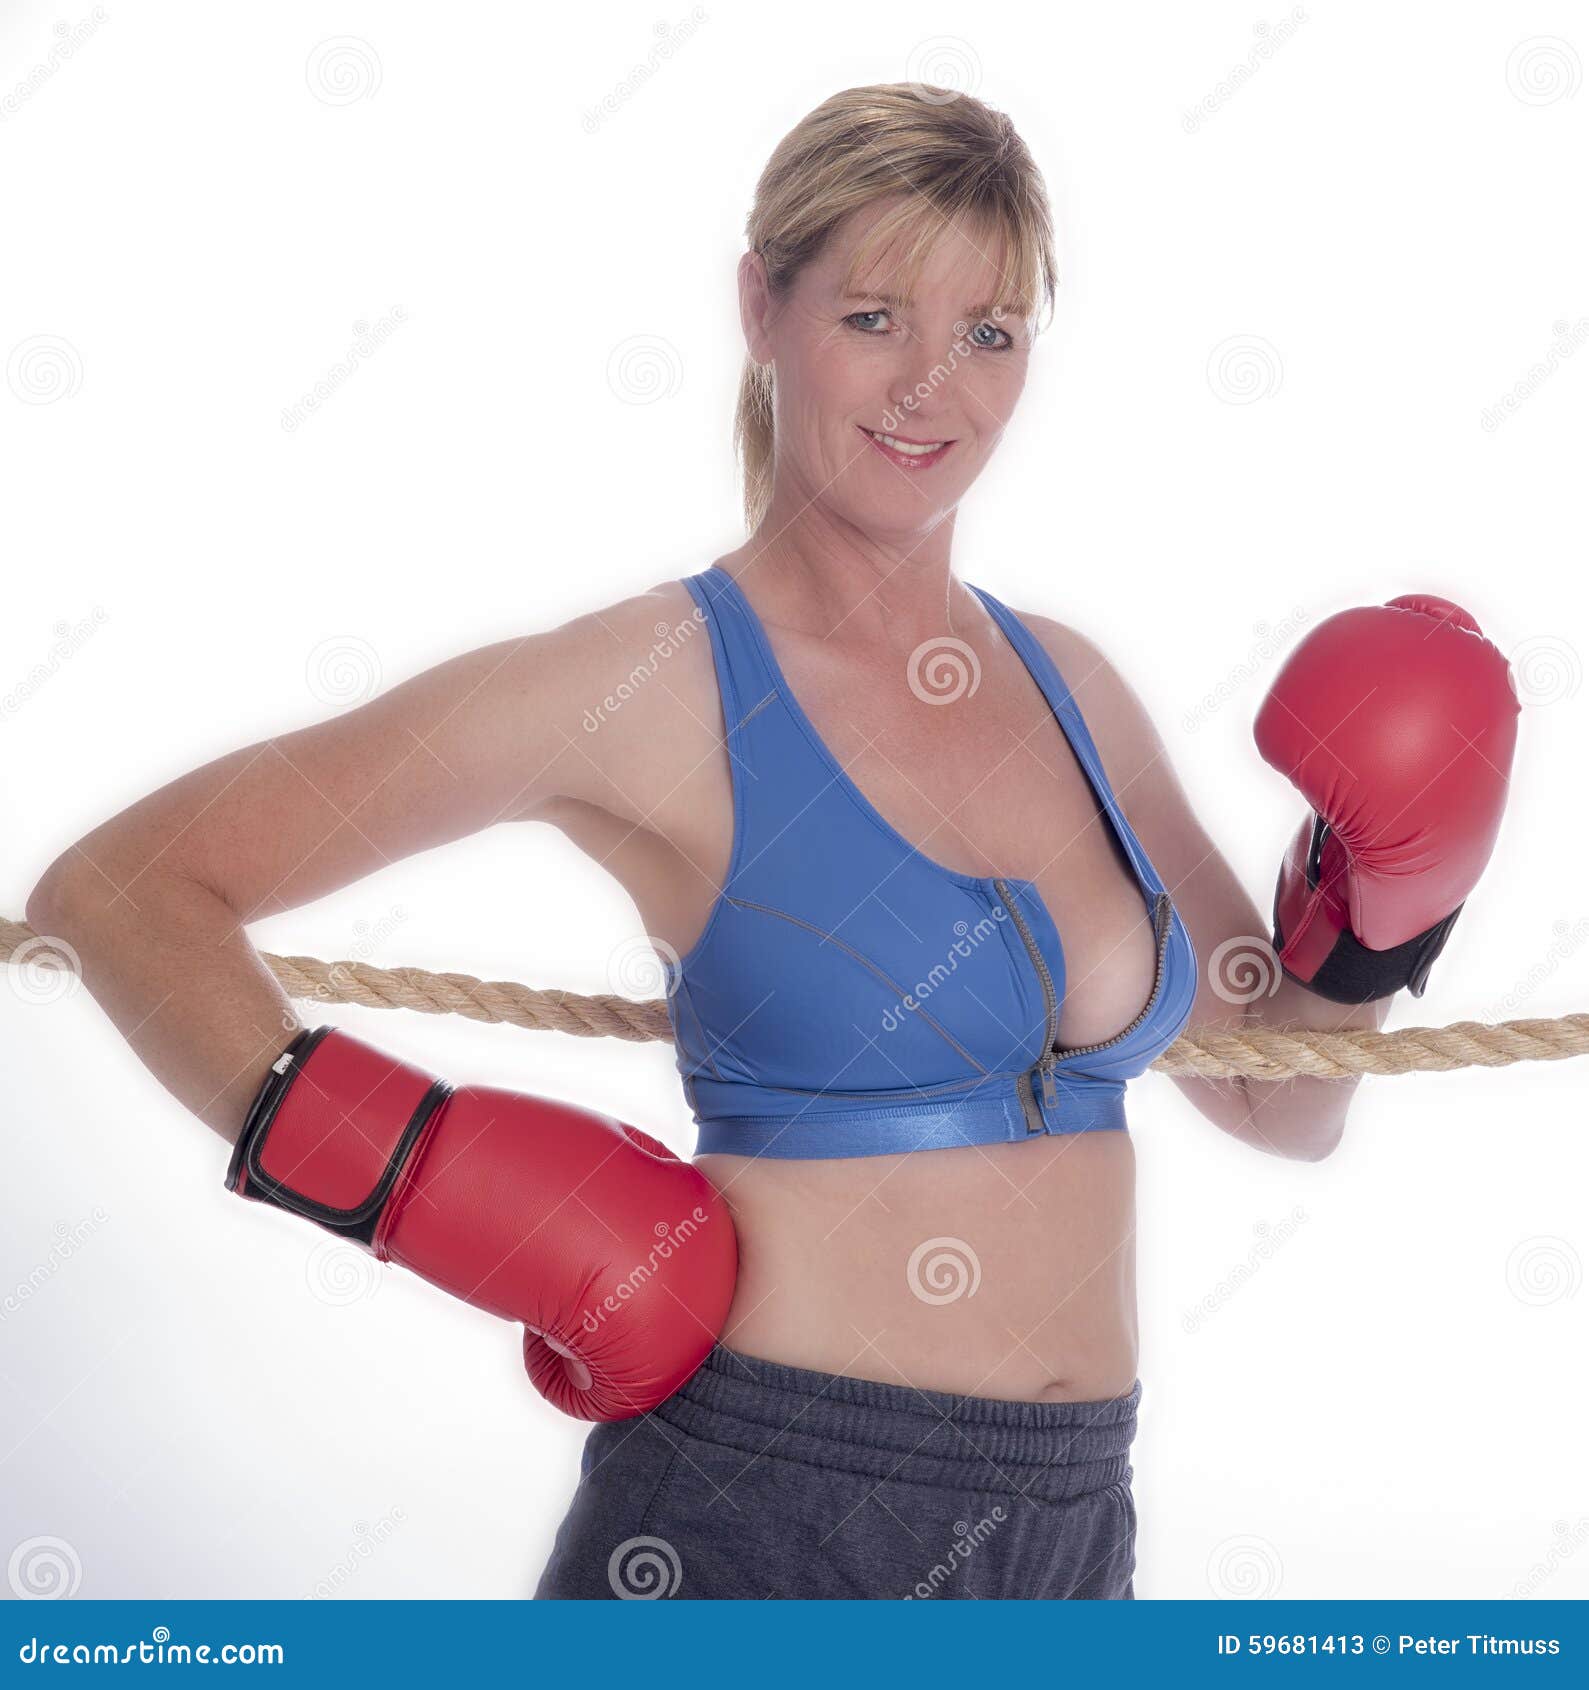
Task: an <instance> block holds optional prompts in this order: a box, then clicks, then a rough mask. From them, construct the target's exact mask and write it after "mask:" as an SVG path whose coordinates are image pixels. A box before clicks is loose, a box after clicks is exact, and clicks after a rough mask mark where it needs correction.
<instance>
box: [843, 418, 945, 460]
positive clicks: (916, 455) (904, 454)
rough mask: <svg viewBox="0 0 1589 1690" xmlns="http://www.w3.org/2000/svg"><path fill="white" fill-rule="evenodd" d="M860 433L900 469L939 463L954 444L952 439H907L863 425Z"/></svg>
mask: <svg viewBox="0 0 1589 1690" xmlns="http://www.w3.org/2000/svg"><path fill="white" fill-rule="evenodd" d="M857 426H858V427H859V426H860V425H859V424H857ZM861 433H862V434H864V435H865V436H866V438H867V439H868V440H870V441H871V443H872V444H873V445H874V446H875V447H876V448H877V449H878V451H879V452H881V453H882V454H883V456H884V457H885V458H887V459H888V460H889V461H890V462H891V463H896V464H898V465H899V466H900V468H901V469H909V470H919V469H926V468H928V467H930V466H931V465H933V464H936V463H941V462H942V461H943V458H944V455H945V453H947V452H948V450H949V448H950V447H951V446H953V445H954V441H952V440H907V439H905V438H904V436H903V435H898V434H883V433H881V432H880V431H879V430H877V429H872V428H864V427H863V428H861Z"/></svg>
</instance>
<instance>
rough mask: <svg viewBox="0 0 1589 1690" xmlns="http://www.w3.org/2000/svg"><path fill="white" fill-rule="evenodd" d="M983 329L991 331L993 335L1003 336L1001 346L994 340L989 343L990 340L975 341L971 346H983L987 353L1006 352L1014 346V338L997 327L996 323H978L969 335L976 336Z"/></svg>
mask: <svg viewBox="0 0 1589 1690" xmlns="http://www.w3.org/2000/svg"><path fill="white" fill-rule="evenodd" d="M983 329H991V330H992V331H993V333H994V334H1000V335H1003V336H1004V342H1003V344H1002V345H1001V344H1000V343H999V342H998V341H996V340H991V341H990V340H978V341H975V342H974V343H973V344H975V345H977V346H985V347H986V348H987V349H988V351H990V352H1007V351H1008V350H1009V349H1010V348H1011V347H1012V346H1014V344H1015V337H1014V336H1013V335H1011V334H1010V333H1009V332H1008V331H1007V330H1005V329H1001V328H1000V327H999V326H998V324H997V323H987V322H983V323H978V324H977V326H976V327H975V328H974V329H972V331H971V333H972V334H973V335H976V334H979V333H980V332H981V331H982V330H983Z"/></svg>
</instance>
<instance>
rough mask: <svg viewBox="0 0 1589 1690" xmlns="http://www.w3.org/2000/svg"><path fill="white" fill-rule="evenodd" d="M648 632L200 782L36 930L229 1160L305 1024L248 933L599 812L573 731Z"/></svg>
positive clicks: (618, 620)
mask: <svg viewBox="0 0 1589 1690" xmlns="http://www.w3.org/2000/svg"><path fill="white" fill-rule="evenodd" d="M656 614H657V613H656V606H655V604H654V603H652V602H649V596H648V595H640V596H638V597H636V598H634V599H631V600H627V601H625V602H624V604H622V605H619V606H614V607H610V608H608V609H605V610H603V611H602V612H601V613H599V614H597V615H591V616H586V617H580V618H576V619H575V620H573V621H571V622H569V623H567V624H565V625H564V626H562V627H560V628H557V629H554V630H552V631H551V632H549V633H544V634H536V635H532V636H528V637H525V638H522V639H516V640H509V641H504V642H502V643H500V644H498V645H493V646H487V647H483V648H481V649H480V650H478V651H474V652H470V653H467V654H465V655H463V656H460V657H457V658H454V659H452V660H450V661H448V662H445V663H442V664H439V665H437V666H436V667H435V668H432V669H429V670H427V671H425V672H424V673H422V674H420V675H417V676H414V677H413V678H412V679H410V680H408V681H405V682H403V683H401V684H400V685H398V686H395V687H393V688H391V689H390V690H389V691H387V692H385V693H383V694H381V695H380V696H379V697H377V698H375V699H373V700H372V701H371V702H369V703H368V704H365V705H363V706H361V707H360V708H358V709H356V710H352V711H349V712H348V713H346V714H345V715H341V716H338V717H335V718H333V719H331V720H329V721H326V722H321V723H318V724H316V725H314V726H312V727H308V728H304V729H301V730H298V731H296V732H292V733H286V734H282V735H280V736H277V737H273V738H271V739H267V740H263V741H261V742H260V743H258V744H256V745H251V746H247V747H245V748H244V749H242V750H239V751H235V752H232V753H230V754H229V755H227V756H224V757H220V758H217V759H216V760H215V761H213V762H210V763H207V764H205V765H203V766H202V767H200V768H197V769H194V770H193V771H191V772H190V773H188V774H186V775H183V776H181V777H180V778H179V779H177V780H174V781H172V782H170V783H169V784H168V785H166V786H163V787H161V788H160V789H159V790H157V791H155V792H152V793H150V794H149V795H148V796H147V797H145V798H142V799H140V800H139V801H138V802H137V803H135V804H132V805H131V806H129V807H128V808H127V809H125V810H123V811H122V812H120V814H118V815H116V816H113V817H112V818H111V819H110V820H108V821H106V822H105V823H103V824H102V825H101V826H99V827H97V828H95V829H94V830H93V831H92V832H90V833H88V834H86V835H85V836H84V837H83V838H82V839H79V840H78V841H77V842H76V843H75V844H73V845H72V846H70V847H69V848H68V849H67V850H66V851H64V852H63V853H62V854H61V855H60V856H59V857H58V858H57V859H56V860H55V862H54V863H52V864H51V865H50V867H49V869H48V870H47V871H46V872H45V874H44V876H43V877H42V878H41V880H40V881H39V884H38V885H37V887H35V889H34V891H33V893H32V895H31V896H30V897H29V899H28V904H27V917H28V921H29V923H30V924H31V925H32V926H33V927H34V928H35V930H37V931H38V932H40V933H43V934H49V935H53V936H55V937H58V938H61V939H64V940H66V941H68V942H69V943H70V944H71V945H72V946H73V948H74V949H75V950H76V951H77V953H78V955H79V957H80V958H81V960H82V970H83V982H84V984H85V986H86V987H87V988H88V990H89V991H90V992H91V993H92V995H93V996H94V998H95V999H96V1000H97V1001H98V1003H99V1004H100V1006H101V1007H102V1008H103V1009H104V1010H105V1012H106V1014H107V1015H109V1016H110V1018H111V1020H112V1021H113V1022H114V1023H115V1024H116V1026H117V1028H118V1029H119V1030H120V1031H121V1033H122V1034H123V1035H124V1037H125V1038H126V1039H127V1042H128V1043H129V1044H130V1045H131V1047H132V1049H133V1051H134V1052H135V1053H136V1054H137V1056H138V1057H139V1059H140V1060H141V1061H142V1062H143V1063H144V1064H145V1066H146V1067H147V1068H148V1069H149V1070H150V1072H151V1073H153V1074H154V1076H155V1077H156V1079H158V1080H159V1081H160V1083H161V1084H162V1085H163V1086H165V1088H166V1089H167V1090H168V1091H169V1092H170V1093H171V1094H172V1095H173V1096H174V1097H176V1098H177V1099H178V1101H179V1102H181V1103H182V1104H184V1105H185V1106H186V1107H187V1108H188V1109H190V1110H191V1111H192V1112H193V1113H194V1114H195V1115H197V1116H198V1117H199V1118H200V1119H201V1120H202V1121H204V1122H205V1124H206V1125H207V1126H209V1127H210V1128H211V1129H212V1130H213V1131H215V1132H216V1133H218V1134H219V1135H220V1136H221V1137H222V1138H224V1139H226V1140H227V1141H228V1142H231V1141H232V1140H234V1139H235V1137H236V1135H237V1133H238V1130H239V1128H240V1127H241V1124H242V1121H243V1117H244V1115H245V1113H246V1111H247V1107H248V1103H249V1101H250V1099H251V1098H252V1097H253V1096H254V1094H255V1093H256V1091H257V1090H258V1089H259V1086H260V1084H261V1083H262V1081H263V1079H264V1077H265V1072H266V1070H267V1068H268V1067H269V1065H270V1063H271V1062H272V1060H273V1059H274V1058H275V1057H276V1056H277V1055H279V1053H280V1052H281V1050H282V1048H283V1047H284V1046H285V1045H286V1043H287V1042H288V1041H289V1040H290V1038H291V1037H292V1035H293V1033H294V1032H296V1031H297V1030H298V1028H299V1027H300V1025H301V1023H300V1022H299V1021H298V1019H297V1017H296V1016H295V1014H294V1013H293V1009H292V1005H291V1003H290V1001H289V1000H288V998H287V996H286V994H285V993H284V992H283V991H282V989H281V987H280V986H279V985H278V984H277V983H276V980H275V978H274V976H273V975H272V974H271V973H270V971H269V969H268V968H267V967H266V966H265V964H264V962H263V961H262V960H261V959H260V956H259V954H258V952H257V951H256V950H255V949H254V947H253V946H252V945H251V944H250V943H249V941H248V938H247V936H246V934H245V932H244V927H245V925H246V923H248V922H250V921H253V920H257V919H259V918H261V917H263V916H266V915H272V914H276V913H278V912H279V911H283V910H288V909H294V908H296V907H297V906H299V905H301V904H304V903H307V902H309V901H310V900H311V899H314V898H317V897H320V896H322V895H324V894H325V893H328V892H331V891H334V890H336V889H337V888H339V887H341V886H345V885H347V884H348V883H350V882H352V881H354V880H357V879H359V878H361V877H362V876H364V875H367V874H370V873H373V872H374V871H375V870H376V869H379V868H382V867H384V866H386V865H387V864H389V863H392V862H395V861H397V860H399V859H400V858H403V857H406V856H409V855H411V854H413V853H415V852H418V851H422V850H426V849H428V848H430V847H433V846H437V845H441V844H444V843H446V842H447V841H449V840H453V839H457V838H460V837H462V836H464V835H466V834H469V833H473V832H476V831H478V830H479V829H481V828H484V827H488V826H490V825H491V824H492V823H494V822H497V821H504V820H513V819H528V818H532V817H534V816H535V815H536V813H537V811H538V809H539V808H540V807H541V806H542V805H544V804H546V803H547V802H548V801H549V800H550V799H552V798H553V797H555V796H562V795H572V796H577V797H585V798H590V799H592V800H593V801H599V800H600V797H601V795H602V793H603V783H604V776H603V773H602V770H601V766H600V763H599V761H598V759H599V757H600V756H601V755H603V754H604V752H605V743H604V736H600V735H598V736H594V738H595V741H596V743H594V744H593V743H590V741H591V739H592V736H589V735H586V734H582V733H581V730H580V727H579V719H580V715H581V712H582V711H583V710H584V708H585V705H586V703H587V702H588V701H589V700H590V699H591V698H593V697H600V696H601V694H602V691H603V689H604V687H605V685H606V683H607V678H608V676H609V673H610V672H612V671H614V670H617V671H619V672H621V670H622V668H624V667H627V665H628V663H629V661H630V660H631V659H630V652H631V647H630V643H629V640H628V638H627V634H628V632H629V631H630V628H629V625H630V623H631V622H632V623H634V625H635V629H636V630H640V629H643V630H644V635H643V637H644V639H645V640H649V639H650V638H651V627H652V625H653V623H654V622H655V620H656ZM581 741H585V742H586V743H581Z"/></svg>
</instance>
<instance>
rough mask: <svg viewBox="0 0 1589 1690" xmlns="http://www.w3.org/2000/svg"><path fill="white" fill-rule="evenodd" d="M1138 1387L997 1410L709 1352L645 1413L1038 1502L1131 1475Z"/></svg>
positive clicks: (722, 1436)
mask: <svg viewBox="0 0 1589 1690" xmlns="http://www.w3.org/2000/svg"><path fill="white" fill-rule="evenodd" d="M1141 1397H1142V1385H1141V1383H1140V1381H1139V1382H1138V1383H1137V1384H1135V1385H1133V1386H1132V1388H1131V1390H1130V1391H1129V1392H1128V1393H1127V1394H1126V1395H1125V1396H1122V1397H1109V1398H1105V1399H1103V1400H1102V1401H1098V1402H1006V1401H1002V1400H1000V1399H998V1398H995V1397H971V1396H957V1395H954V1394H952V1393H950V1392H946V1391H925V1390H917V1389H916V1388H915V1387H913V1386H910V1385H889V1384H884V1383H882V1382H881V1381H879V1380H875V1379H856V1378H852V1377H851V1376H850V1375H848V1374H838V1373H821V1372H817V1371H815V1370H813V1369H811V1368H805V1367H789V1366H786V1365H785V1364H784V1363H782V1362H776V1361H765V1360H763V1359H762V1358H761V1357H759V1356H748V1355H742V1354H741V1353H740V1352H739V1351H737V1350H731V1349H728V1348H726V1347H725V1346H724V1345H722V1344H716V1345H714V1346H713V1348H712V1350H711V1352H710V1353H709V1354H708V1356H707V1358H706V1360H705V1361H704V1362H703V1363H702V1365H701V1367H700V1368H699V1370H698V1371H697V1372H696V1373H694V1374H693V1375H692V1376H691V1377H690V1378H689V1379H688V1380H687V1381H686V1382H685V1383H684V1384H683V1385H682V1386H681V1387H680V1388H679V1389H678V1390H677V1391H675V1392H674V1394H673V1395H672V1396H671V1397H669V1398H668V1399H667V1400H666V1401H665V1402H663V1403H661V1404H660V1405H659V1406H658V1407H657V1408H655V1409H653V1410H652V1411H651V1412H652V1414H653V1415H654V1416H655V1417H656V1418H657V1419H659V1420H662V1421H665V1422H666V1423H667V1424H668V1425H670V1426H674V1427H676V1428H678V1430H680V1431H682V1432H685V1433H687V1434H689V1435H690V1436H691V1437H696V1438H702V1439H705V1440H706V1441H708V1442H710V1443H715V1444H722V1445H726V1446H727V1447H729V1448H731V1449H739V1450H743V1451H744V1452H745V1453H746V1455H747V1456H774V1457H780V1458H782V1459H785V1460H789V1461H799V1462H804V1463H806V1464H807V1465H810V1466H815V1467H822V1468H827V1469H830V1470H837V1471H840V1472H847V1473H863V1474H868V1475H870V1476H872V1477H873V1478H877V1479H891V1480H894V1481H896V1482H898V1483H904V1484H924V1485H933V1486H937V1487H949V1488H951V1489H956V1490H969V1491H995V1492H1007V1493H1012V1494H1016V1495H1022V1496H1027V1497H1030V1498H1032V1499H1033V1500H1036V1501H1040V1502H1063V1501H1065V1500H1066V1499H1067V1498H1069V1497H1074V1496H1085V1495H1087V1494H1088V1493H1089V1492H1092V1491H1096V1490H1102V1489H1104V1488H1106V1487H1107V1486H1109V1485H1113V1484H1118V1483H1119V1482H1121V1481H1122V1480H1128V1479H1129V1478H1130V1477H1131V1467H1130V1464H1129V1461H1128V1460H1127V1456H1128V1453H1129V1451H1130V1448H1131V1440H1132V1438H1133V1437H1134V1436H1135V1435H1136V1424H1137V1404H1138V1403H1139V1401H1140V1400H1141Z"/></svg>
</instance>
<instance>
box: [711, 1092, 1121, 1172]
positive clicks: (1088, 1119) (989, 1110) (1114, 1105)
mask: <svg viewBox="0 0 1589 1690" xmlns="http://www.w3.org/2000/svg"><path fill="white" fill-rule="evenodd" d="M1026 1083H1027V1082H1026V1079H1025V1077H1024V1076H1017V1077H1016V1078H1014V1079H1011V1080H1009V1081H1007V1082H1006V1083H1005V1084H1004V1085H1003V1086H1002V1087H1001V1088H1000V1089H998V1090H996V1091H990V1090H983V1091H980V1092H979V1093H978V1094H977V1095H975V1096H971V1097H959V1098H950V1099H941V1100H938V1099H932V1098H923V1099H921V1100H919V1101H917V1102H914V1103H912V1102H905V1103H896V1104H889V1105H880V1106H873V1107H868V1106H865V1105H862V1106H859V1107H857V1106H855V1105H853V1104H852V1103H851V1102H850V1101H849V1100H847V1099H839V1098H835V1097H820V1096H819V1097H816V1098H813V1099H812V1100H811V1102H810V1103H809V1104H808V1105H807V1106H806V1107H804V1108H798V1109H795V1110H793V1111H792V1112H790V1113H787V1114H776V1115H775V1114H766V1115H760V1114H758V1115H749V1114H728V1113H724V1114H717V1113H716V1110H717V1109H719V1108H721V1109H724V1110H730V1109H733V1107H734V1106H735V1104H736V1102H738V1101H740V1098H742V1097H743V1092H744V1088H743V1087H736V1086H735V1084H734V1083H733V1082H732V1081H721V1080H719V1081H713V1080H705V1079H702V1078H701V1077H700V1076H698V1075H697V1076H695V1077H694V1078H693V1079H692V1080H691V1081H690V1084H689V1090H690V1100H691V1104H692V1107H693V1109H694V1111H695V1118H696V1122H697V1125H698V1129H699V1133H698V1137H697V1140H696V1146H695V1153H696V1155H698V1156H701V1155H713V1154H716V1155H727V1156H774V1157H781V1156H789V1157H802V1158H811V1157H848V1156H893V1155H898V1154H899V1153H900V1152H902V1151H908V1150H951V1149H954V1148H955V1147H956V1146H960V1145H974V1144H1018V1143H1021V1142H1023V1141H1024V1140H1026V1139H1029V1138H1036V1137H1039V1136H1041V1134H1044V1133H1046V1134H1050V1135H1059V1136H1068V1135H1069V1134H1071V1133H1089V1132H1100V1131H1110V1130H1124V1128H1125V1126H1126V1104H1125V1086H1124V1085H1123V1084H1121V1083H1114V1084H1110V1083H1107V1082H1101V1081H1097V1082H1090V1083H1087V1084H1078V1083H1076V1082H1075V1081H1071V1082H1070V1083H1068V1084H1061V1086H1060V1087H1059V1088H1058V1089H1057V1091H1056V1094H1055V1101H1054V1102H1052V1103H1050V1104H1047V1105H1037V1106H1035V1111H1036V1112H1035V1119H1040V1120H1041V1122H1042V1124H1041V1126H1040V1127H1039V1126H1037V1125H1035V1124H1034V1116H1033V1115H1032V1114H1031V1113H1029V1111H1028V1109H1027V1108H1026V1107H1023V1105H1022V1102H1021V1096H1020V1088H1021V1087H1022V1086H1023V1085H1025V1084H1026ZM736 1091H737V1092H739V1093H740V1098H736V1096H735V1093H736Z"/></svg>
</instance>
